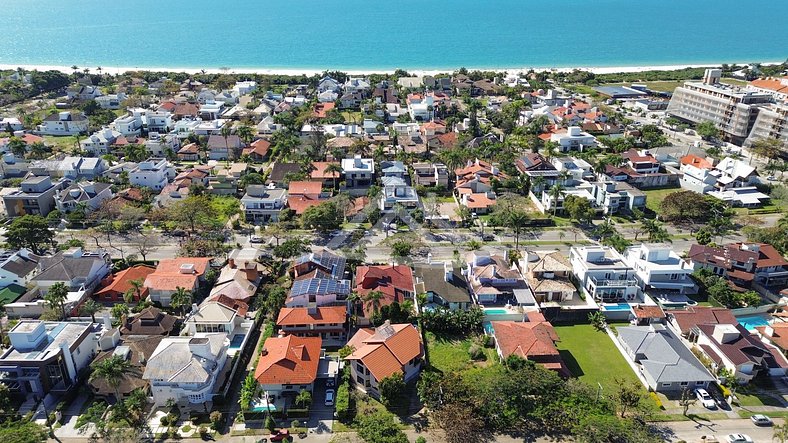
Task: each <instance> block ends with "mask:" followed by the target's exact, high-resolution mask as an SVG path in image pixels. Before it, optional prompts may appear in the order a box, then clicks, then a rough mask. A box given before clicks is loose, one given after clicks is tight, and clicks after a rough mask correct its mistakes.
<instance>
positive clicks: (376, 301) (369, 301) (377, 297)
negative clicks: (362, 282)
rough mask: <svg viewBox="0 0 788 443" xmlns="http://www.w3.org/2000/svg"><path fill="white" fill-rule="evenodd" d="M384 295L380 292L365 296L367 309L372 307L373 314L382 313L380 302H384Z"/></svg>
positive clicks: (372, 292)
mask: <svg viewBox="0 0 788 443" xmlns="http://www.w3.org/2000/svg"><path fill="white" fill-rule="evenodd" d="M383 297H384V295H383V293H382V292H380V291H371V292H370V293H369V294H367V295H365V296H364V297H363V298H362V300H363V301H364V306H365V307H372V312H373V313H375V314H377V313H378V312H379V311H380V305H381V303H380V301H381V300H383Z"/></svg>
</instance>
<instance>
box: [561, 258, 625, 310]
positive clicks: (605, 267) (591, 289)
mask: <svg viewBox="0 0 788 443" xmlns="http://www.w3.org/2000/svg"><path fill="white" fill-rule="evenodd" d="M569 262H570V263H571V265H572V273H573V274H574V275H575V278H576V279H577V281H579V282H580V286H581V287H582V289H581V291H583V293H584V294H585V296H586V297H593V298H594V300H597V301H602V302H611V303H613V302H619V301H627V302H631V301H635V300H636V299H637V297H638V293H639V290H640V286H639V282H638V281H637V280H636V278H635V275H636V274H635V270H634V269H632V267H630V266H629V265H627V264H626V263H625V262H624V260H623V257H622V256H621V254H619V253H618V252H617V251H616V250H615V249H613V248H611V247H608V246H581V247H575V246H573V247H572V248H571V249H570V250H569Z"/></svg>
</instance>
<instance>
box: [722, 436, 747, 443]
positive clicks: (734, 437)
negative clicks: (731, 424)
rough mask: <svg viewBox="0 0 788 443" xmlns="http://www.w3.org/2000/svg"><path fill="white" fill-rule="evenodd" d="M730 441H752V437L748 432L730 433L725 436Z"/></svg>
mask: <svg viewBox="0 0 788 443" xmlns="http://www.w3.org/2000/svg"><path fill="white" fill-rule="evenodd" d="M725 441H727V442H729V443H752V439H751V438H750V436H749V435H747V434H729V435H728V436H726V437H725Z"/></svg>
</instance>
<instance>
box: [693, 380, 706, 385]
mask: <svg viewBox="0 0 788 443" xmlns="http://www.w3.org/2000/svg"><path fill="white" fill-rule="evenodd" d="M695 384H696V385H698V386H703V385H705V384H706V382H705V381H696V382H695Z"/></svg>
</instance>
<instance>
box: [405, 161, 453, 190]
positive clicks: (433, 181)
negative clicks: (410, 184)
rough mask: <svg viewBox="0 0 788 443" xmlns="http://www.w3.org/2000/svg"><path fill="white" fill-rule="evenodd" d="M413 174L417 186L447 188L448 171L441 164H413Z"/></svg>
mask: <svg viewBox="0 0 788 443" xmlns="http://www.w3.org/2000/svg"><path fill="white" fill-rule="evenodd" d="M413 172H414V180H415V182H416V184H417V185H421V186H442V187H444V188H448V187H449V169H448V168H447V167H446V165H444V164H442V163H414V164H413Z"/></svg>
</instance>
